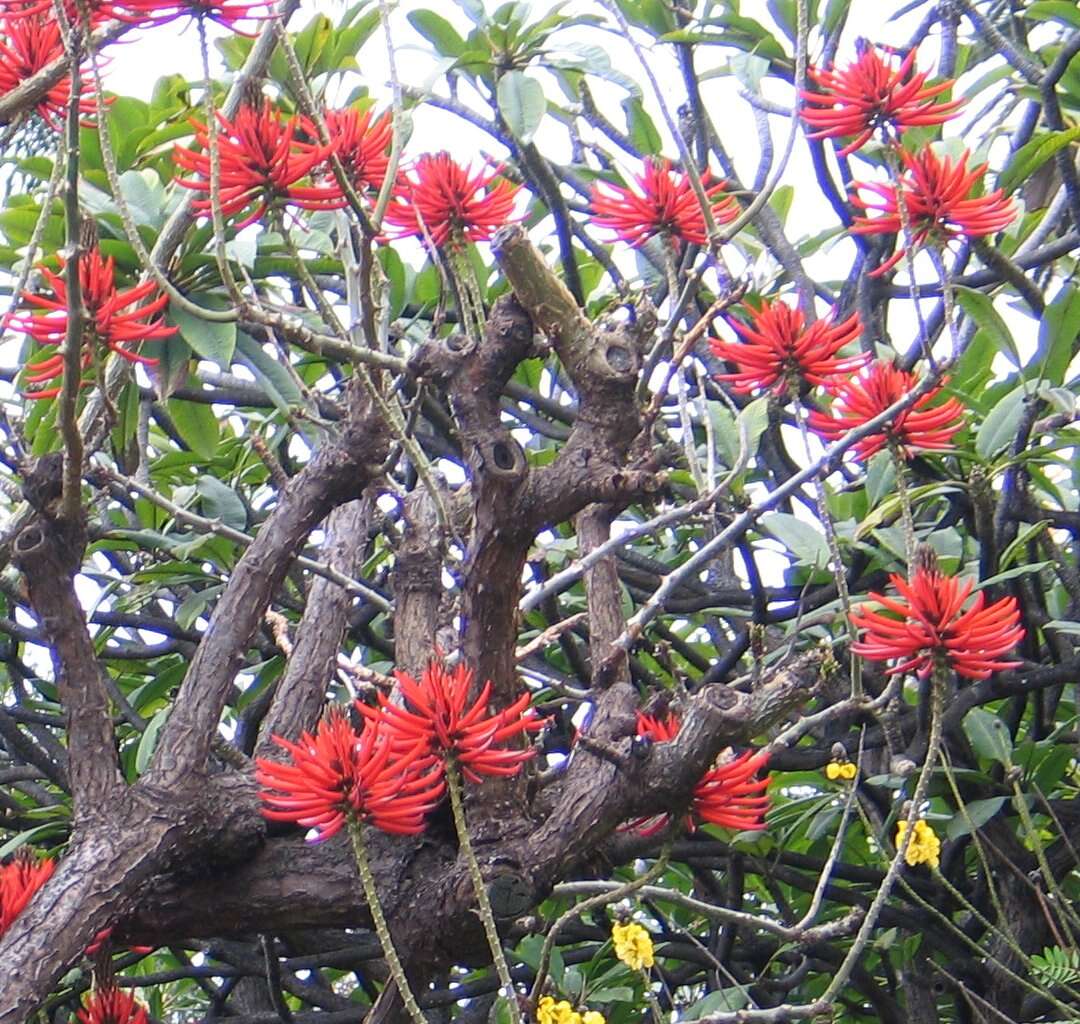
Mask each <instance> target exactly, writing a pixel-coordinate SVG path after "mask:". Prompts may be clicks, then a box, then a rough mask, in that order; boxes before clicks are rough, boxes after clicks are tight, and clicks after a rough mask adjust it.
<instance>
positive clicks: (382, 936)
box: [349, 815, 427, 1024]
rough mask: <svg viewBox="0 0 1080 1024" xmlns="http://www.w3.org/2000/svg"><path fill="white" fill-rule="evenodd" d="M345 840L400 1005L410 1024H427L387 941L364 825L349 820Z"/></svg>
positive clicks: (390, 939) (387, 933)
mask: <svg viewBox="0 0 1080 1024" xmlns="http://www.w3.org/2000/svg"><path fill="white" fill-rule="evenodd" d="M349 838H350V839H351V840H352V849H353V857H354V858H355V859H356V870H357V872H359V874H360V884H361V885H362V886H363V887H364V898H365V899H366V900H367V904H368V910H370V911H371V921H372V923H373V924H374V925H375V934H376V935H377V936H378V937H379V944H380V945H381V946H382V949H383V955H384V956H385V957H386V966H387V967H389V968H390V976H391V977H392V978H393V979H394V984H395V985H397V989H398V992H399V993H400V994H401V1001H402V1002H403V1003H404V1004H405V1009H406V1011H407V1012H408V1014H409V1016H410V1017H411V1018H412V1020H413V1024H427V1020H426V1019H425V1017H424V1014H423V1012H422V1011H421V1010H420V1006H419V1004H418V1003H417V1002H416V996H414V995H413V991H412V989H411V988H410V987H409V979H408V978H406V977H405V968H403V967H402V966H401V960H400V959H398V955H397V950H396V949H395V948H394V940H393V939H392V938H391V937H390V929H389V927H387V924H386V917H385V915H384V914H383V910H382V904H381V903H380V902H379V891H378V889H377V888H376V886H375V876H374V875H373V874H372V873H371V865H370V863H369V862H368V856H367V846H366V845H365V843H364V824H363V822H362V821H360V820H359V819H358V818H356V817H353V816H351V815H350V817H349Z"/></svg>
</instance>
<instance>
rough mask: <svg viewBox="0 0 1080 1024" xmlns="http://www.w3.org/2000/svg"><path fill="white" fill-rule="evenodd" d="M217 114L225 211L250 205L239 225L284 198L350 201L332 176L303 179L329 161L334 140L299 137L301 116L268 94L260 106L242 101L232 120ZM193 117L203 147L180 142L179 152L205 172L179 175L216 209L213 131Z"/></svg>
mask: <svg viewBox="0 0 1080 1024" xmlns="http://www.w3.org/2000/svg"><path fill="white" fill-rule="evenodd" d="M217 120H218V125H219V126H220V132H219V134H218V152H219V154H220V157H221V175H220V189H219V196H220V199H221V212H222V215H223V216H225V217H234V216H238V215H240V214H244V213H245V211H246V215H245V216H243V217H242V218H241V219H240V220H239V221H238V222H237V224H236V227H237V229H240V228H244V227H247V226H248V225H249V224H252V223H254V222H255V221H256V220H258V219H259V218H260V217H261V216H262V215H263V213H265V212H266V210H267V208H268V207H269V206H270V205H271V204H272V203H274V202H277V201H278V200H281V201H284V202H285V203H287V204H291V205H292V206H298V207H300V208H301V209H304V210H339V209H341V208H342V207H343V206H344V205H345V198H344V196H343V195H342V194H341V189H340V188H338V186H337V185H336V184H335V183H333V182H332V181H331V182H324V183H322V184H313V185H301V184H299V182H301V181H302V180H303V179H304V178H307V177H309V176H310V175H311V174H312V172H313V171H314V169H315V168H316V167H318V166H319V165H320V164H324V163H325V162H326V160H327V159H328V158H329V155H330V153H331V152H332V151H333V149H334V146H333V145H321V144H320V143H316V142H301V141H299V139H298V138H297V136H298V134H299V132H300V131H301V130H302V124H301V120H300V118H299V117H297V116H293V117H289V118H285V117H283V116H282V114H281V113H280V112H279V111H277V110H275V109H274V108H273V107H272V106H271V104H270V101H269V99H266V100H264V101H263V105H262V108H261V109H259V110H254V109H252V108H251V107H249V106H242V107H241V108H240V109H239V110H238V111H237V112H236V117H235V118H234V119H233V120H232V121H230V120H229V119H228V118H226V117H225V116H224V115H222V114H218V115H217ZM191 123H192V124H193V125H194V126H195V141H196V142H197V143H198V145H199V146H200V147H201V151H195V150H191V149H185V148H184V147H182V146H177V147H176V149H175V151H174V157H175V159H176V162H177V163H178V164H179V165H180V166H181V167H183V168H184V169H185V170H187V171H190V172H192V173H194V174H197V175H199V177H198V178H177V179H176V180H177V183H178V184H180V185H183V186H185V187H186V188H191V189H195V190H196V191H198V192H202V193H205V198H202V199H197V200H196V201H195V208H196V209H197V210H200V211H206V210H209V209H210V153H209V146H210V136H209V133H208V131H207V127H206V125H205V124H203V123H202V122H200V121H196V120H194V119H192V122H191Z"/></svg>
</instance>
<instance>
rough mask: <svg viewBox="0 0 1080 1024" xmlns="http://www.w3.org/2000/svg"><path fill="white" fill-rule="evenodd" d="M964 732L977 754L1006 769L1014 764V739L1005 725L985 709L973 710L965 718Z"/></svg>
mask: <svg viewBox="0 0 1080 1024" xmlns="http://www.w3.org/2000/svg"><path fill="white" fill-rule="evenodd" d="M964 732H965V734H966V735H967V738H968V740H969V741H970V742H971V745H972V746H973V747H974V748H975V753H977V754H978V755H979V757H983V758H986V760H988V761H996V762H997V763H998V764H1001V765H1004V766H1005V767H1006V768H1008V767H1009V765H1010V764H1012V749H1013V745H1012V737H1011V736H1010V735H1009V730H1008V729H1007V728H1006V726H1005V723H1004V722H1003V721H1002V720H1001V719H1000V718H998V716H997V715H995V714H994V713H993V712H991V711H987V710H986V709H985V708H972V709H971V710H970V711H969V712H968V713H967V714H966V715H965V716H964Z"/></svg>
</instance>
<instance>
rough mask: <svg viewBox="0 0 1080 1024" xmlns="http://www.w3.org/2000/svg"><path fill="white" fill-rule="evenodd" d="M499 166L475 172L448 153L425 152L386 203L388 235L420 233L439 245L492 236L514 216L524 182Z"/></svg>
mask: <svg viewBox="0 0 1080 1024" xmlns="http://www.w3.org/2000/svg"><path fill="white" fill-rule="evenodd" d="M499 173H500V169H499V168H497V167H494V168H492V167H489V168H482V169H481V170H479V171H475V172H471V171H469V170H466V169H465V168H464V167H462V166H461V165H460V164H458V163H456V162H455V161H454V159H453V158H452V157H451V156H450V154H449V153H426V154H424V155H423V156H421V157H420V158H419V159H418V160H417V161H416V163H415V164H414V165H413V167H412V169H411V170H410V171H408V172H407V173H405V174H403V175H402V176H401V177H400V178H399V179H398V180H397V182H396V183H395V184H394V191H393V193H392V194H391V197H390V203H389V205H388V206H387V208H386V223H387V225H389V226H390V229H391V230H390V231H388V232H387V237H388V238H407V237H409V236H411V235H415V236H417V237H419V238H424V239H425V240H426V239H429V238H430V240H431V244H432V245H434V246H435V247H436V248H437V249H439V248H442V247H443V246H444V245H446V243H447V242H450V243H451V244H452V245H457V244H459V243H460V242H461V240H462V239H463V238H468V239H470V240H472V241H474V242H479V241H487V240H488V239H490V238H491V236H492V235H493V234H494V233H495V231H496V230H497V229H498V228H501V227H502V226H503V225H504V224H506V223H507V222H508V221H510V220H513V219H514V199H515V198H516V196H517V194H518V192H519V191H520V190H521V186H520V185H515V184H513V183H512V182H510V181H506V180H505V179H502V180H500V181H496V180H495V179H496V178H498V177H499Z"/></svg>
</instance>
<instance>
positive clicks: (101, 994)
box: [75, 985, 150, 1024]
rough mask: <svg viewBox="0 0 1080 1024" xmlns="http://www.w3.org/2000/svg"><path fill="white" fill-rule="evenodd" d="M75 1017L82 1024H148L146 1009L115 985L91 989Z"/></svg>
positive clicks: (148, 1018)
mask: <svg viewBox="0 0 1080 1024" xmlns="http://www.w3.org/2000/svg"><path fill="white" fill-rule="evenodd" d="M75 1016H76V1017H78V1018H79V1020H80V1021H81V1022H82V1024H150V1017H149V1015H148V1014H147V1012H146V1007H145V1006H143V1005H142V1003H140V1002H137V1001H136V999H135V997H134V996H133V995H132V994H131V993H130V992H122V991H121V990H120V989H118V988H116V987H115V985H106V986H104V987H103V988H95V989H93V990H92V991H91V992H90V994H89V995H88V996H87V997H86V1002H85V1003H83V1008H82V1009H81V1010H79V1011H78V1012H77V1013H76V1014H75Z"/></svg>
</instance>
